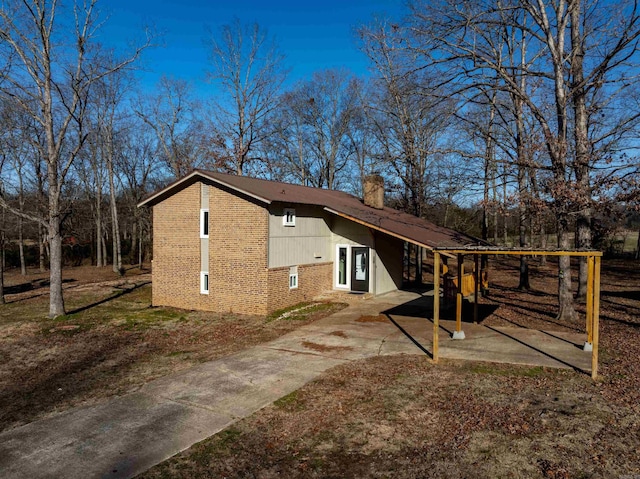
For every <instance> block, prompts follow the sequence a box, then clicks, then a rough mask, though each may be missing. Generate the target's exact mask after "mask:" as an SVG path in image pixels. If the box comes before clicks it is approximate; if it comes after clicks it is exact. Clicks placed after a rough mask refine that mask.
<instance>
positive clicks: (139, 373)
mask: <svg viewBox="0 0 640 479" xmlns="http://www.w3.org/2000/svg"><path fill="white" fill-rule="evenodd" d="M64 278H65V283H64V287H65V302H66V309H67V312H68V314H67V315H66V316H64V317H61V318H58V319H56V320H50V319H47V312H48V300H49V299H48V288H47V286H48V283H47V280H48V276H47V274H46V273H44V274H43V273H39V272H31V271H30V272H29V274H28V275H27V277H26V278H25V277H22V276H21V275H20V274H19V272H15V271H11V272H9V273H8V274H6V276H5V293H6V301H7V304H5V305H2V306H0V431H1V430H6V429H9V428H13V427H17V426H19V425H22V424H25V423H28V422H31V421H34V420H36V419H40V418H43V417H46V416H48V415H51V414H53V413H58V412H61V411H64V410H65V409H68V408H69V407H72V406H77V405H87V404H94V403H97V402H100V401H101V400H104V399H105V398H107V397H111V396H114V395H120V394H125V393H127V392H131V391H135V390H136V389H138V388H139V387H140V386H142V385H143V384H144V383H146V382H148V381H150V380H152V379H155V378H157V377H160V376H163V375H166V374H169V373H172V372H174V371H178V370H181V369H184V368H188V367H190V366H192V365H195V364H198V363H200V362H203V361H208V360H211V359H215V358H217V357H220V356H224V355H227V354H231V353H234V352H236V351H239V350H242V349H244V348H247V347H249V346H252V345H255V344H259V343H261V342H265V341H269V340H272V339H275V338H276V337H278V336H280V335H282V334H284V333H287V332H289V331H291V330H293V329H295V328H297V327H299V326H301V325H304V324H308V323H309V322H311V321H314V320H315V319H318V318H320V317H324V316H326V315H328V314H331V312H333V311H336V310H338V309H341V308H342V307H344V306H345V305H343V304H331V303H321V304H317V305H314V306H312V307H309V308H306V309H304V310H302V311H298V312H295V314H289V315H288V316H287V318H286V319H277V318H273V317H270V318H264V317H259V316H238V315H230V314H223V315H220V314H213V313H204V312H195V311H185V310H179V309H173V308H154V307H151V285H150V282H151V275H150V273H149V271H148V270H143V271H140V270H138V269H130V270H128V271H127V272H126V274H125V276H124V277H120V275H119V274H117V273H114V272H113V271H112V270H111V269H110V268H95V267H91V266H84V267H79V268H68V269H66V270H65V272H64Z"/></svg>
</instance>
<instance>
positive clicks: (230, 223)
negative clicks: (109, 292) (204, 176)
mask: <svg viewBox="0 0 640 479" xmlns="http://www.w3.org/2000/svg"><path fill="white" fill-rule="evenodd" d="M209 188H210V189H209V224H210V226H209V294H208V295H204V294H201V293H200V183H195V184H193V185H191V186H188V187H187V188H185V189H183V190H182V191H179V192H178V193H176V194H174V195H172V196H170V197H169V198H167V199H165V200H164V201H162V202H160V203H158V204H156V205H155V206H154V207H153V238H154V243H153V249H154V251H153V253H154V261H153V299H152V302H153V304H154V305H156V306H173V307H177V308H184V309H199V310H204V311H217V312H232V313H238V314H258V315H266V314H268V313H269V312H271V311H275V310H277V309H281V308H284V307H287V306H291V305H294V304H297V303H300V302H303V301H310V300H312V299H313V298H314V297H316V296H318V295H319V294H321V293H323V292H325V291H327V290H331V289H332V284H333V264H332V263H320V264H309V265H299V266H298V284H299V286H298V288H297V289H292V290H290V289H289V268H288V267H284V268H275V269H268V268H267V260H268V258H267V241H268V228H269V227H268V221H269V213H268V211H267V209H266V208H265V207H263V206H261V205H260V204H258V203H256V202H254V201H253V200H251V199H248V198H243V197H240V196H237V195H235V194H233V193H230V192H228V191H226V190H224V189H220V188H217V187H215V186H210V187H209Z"/></svg>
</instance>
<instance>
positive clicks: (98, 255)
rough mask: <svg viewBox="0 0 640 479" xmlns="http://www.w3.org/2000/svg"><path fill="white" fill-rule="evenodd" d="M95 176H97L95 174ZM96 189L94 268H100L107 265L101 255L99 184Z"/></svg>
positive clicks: (100, 199)
mask: <svg viewBox="0 0 640 479" xmlns="http://www.w3.org/2000/svg"><path fill="white" fill-rule="evenodd" d="M96 176H97V174H96ZM98 185H99V186H98V187H97V188H96V267H98V268H101V267H102V266H104V265H105V264H106V263H107V259H106V258H105V257H104V256H103V255H102V193H101V191H100V188H101V186H100V182H98Z"/></svg>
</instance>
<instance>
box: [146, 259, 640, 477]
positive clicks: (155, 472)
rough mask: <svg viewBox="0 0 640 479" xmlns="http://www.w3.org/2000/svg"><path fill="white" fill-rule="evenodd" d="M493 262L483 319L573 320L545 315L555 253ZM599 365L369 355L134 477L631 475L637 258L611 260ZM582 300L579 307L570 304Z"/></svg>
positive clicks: (639, 436) (638, 413) (637, 446)
mask: <svg viewBox="0 0 640 479" xmlns="http://www.w3.org/2000/svg"><path fill="white" fill-rule="evenodd" d="M516 269H517V263H515V262H514V261H512V260H507V261H503V262H500V263H496V264H494V269H493V270H492V273H491V276H490V278H491V282H492V284H491V297H490V298H489V299H485V300H483V301H485V302H487V303H489V304H492V305H494V306H497V309H496V310H495V312H494V314H492V315H491V316H490V317H488V318H487V319H485V321H486V324H488V325H501V326H505V325H509V326H521V327H535V328H538V329H556V330H557V329H568V330H573V331H583V330H584V325H583V324H582V323H581V322H577V323H571V324H562V323H558V322H557V321H556V320H555V319H554V314H553V313H554V308H555V305H556V302H555V299H554V296H553V291H554V288H555V282H556V278H557V276H556V275H557V272H556V270H555V268H554V264H553V262H551V264H549V265H548V266H546V267H540V266H537V265H535V264H534V266H533V267H532V270H533V271H532V287H533V288H534V290H533V291H532V292H529V293H524V292H520V291H517V290H516V288H515V287H516V286H517V275H516V274H515V272H516ZM602 278H603V282H602V301H601V306H602V308H601V344H600V347H601V360H600V372H601V376H600V378H599V379H598V380H597V381H595V382H594V381H592V380H591V378H590V377H589V376H588V375H586V374H583V373H579V372H575V371H571V370H554V369H544V368H538V367H533V368H532V367H522V366H511V365H498V364H490V363H478V362H462V361H441V362H440V363H439V364H437V365H434V364H432V362H431V361H430V360H429V359H428V357H426V356H417V355H416V356H396V357H376V358H371V359H368V360H364V361H356V362H352V363H349V364H346V365H342V366H339V367H336V368H334V369H332V370H330V371H328V372H327V373H325V374H324V375H323V376H322V377H320V378H319V379H318V380H316V381H314V382H312V383H310V384H308V385H306V386H305V387H303V388H301V389H300V390H298V391H296V392H294V393H292V394H290V395H288V396H285V397H284V398H282V399H280V400H278V401H276V402H275V403H274V404H272V405H271V406H269V407H267V408H265V409H263V410H261V411H259V412H257V413H256V414H254V415H252V416H250V417H248V418H245V419H243V420H241V421H239V422H237V423H235V424H234V425H232V426H231V427H229V428H227V429H226V430H224V431H222V432H221V433H219V434H217V435H216V436H213V437H212V438H209V439H207V440H205V441H203V442H201V443H199V444H196V445H194V446H193V447H191V448H190V449H188V450H186V451H184V452H182V453H180V454H178V455H177V456H175V457H174V458H172V459H170V460H168V461H165V462H164V463H162V464H159V465H158V466H156V467H154V468H152V469H151V470H149V471H147V472H146V473H145V474H142V475H141V476H140V477H142V478H145V479H149V478H168V477H179V478H187V477H188V478H208V477H211V478H217V477H227V478H246V477H257V478H275V477H300V478H307V477H308V478H315V477H317V478H342V477H362V478H365V477H380V478H385V477H388V478H477V477H479V478H499V477H504V478H509V477H510V478H554V479H559V478H628V479H631V478H633V479H637V478H639V477H640V367H639V364H640V361H639V358H640V263H639V262H637V261H631V260H628V261H623V260H615V261H614V260H607V261H605V262H604V265H603V277H602ZM579 309H582V308H579Z"/></svg>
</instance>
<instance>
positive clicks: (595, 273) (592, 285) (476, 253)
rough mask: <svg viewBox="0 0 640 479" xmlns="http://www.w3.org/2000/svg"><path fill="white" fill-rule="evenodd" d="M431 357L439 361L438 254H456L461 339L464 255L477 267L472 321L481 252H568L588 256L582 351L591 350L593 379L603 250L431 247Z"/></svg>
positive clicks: (457, 333)
mask: <svg viewBox="0 0 640 479" xmlns="http://www.w3.org/2000/svg"><path fill="white" fill-rule="evenodd" d="M432 251H433V256H434V259H433V272H434V274H433V283H434V284H433V291H434V295H433V352H432V354H433V361H434V362H436V363H437V362H438V335H439V328H440V324H439V322H440V294H439V291H440V264H441V256H442V255H445V256H457V258H458V278H459V279H458V290H457V294H456V314H455V319H456V327H455V331H454V332H453V338H454V339H460V340H463V339H464V337H465V335H464V332H463V330H462V299H463V293H462V280H461V279H460V278H462V277H463V275H464V269H463V268H464V266H463V264H464V257H465V256H466V255H473V257H474V262H475V264H476V267H475V269H474V284H475V286H474V288H475V291H474V308H473V315H474V322H477V319H478V296H479V294H478V293H479V284H480V271H479V268H478V260H479V258H480V257H481V256H483V255H484V256H488V255H510V256H534V257H535V256H570V257H586V260H587V303H586V330H587V340H586V342H585V344H584V350H585V351H591V377H592V378H593V379H596V377H597V375H598V336H599V319H600V262H601V258H602V252H600V251H583V250H572V251H568V250H536V249H515V248H514V249H504V248H499V247H488V246H465V247H454V248H449V247H436V248H433V250H432Z"/></svg>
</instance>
